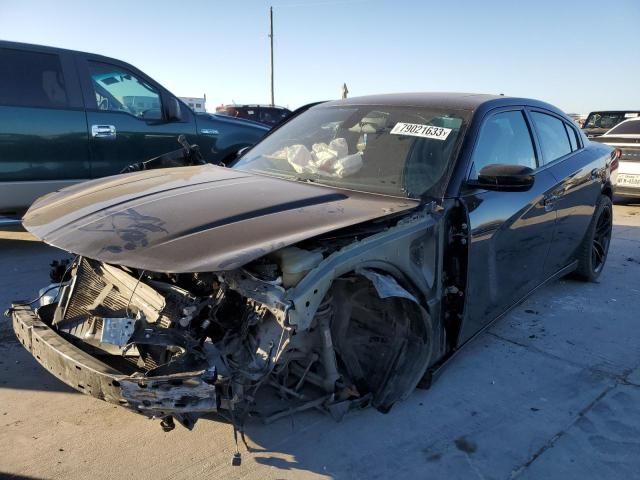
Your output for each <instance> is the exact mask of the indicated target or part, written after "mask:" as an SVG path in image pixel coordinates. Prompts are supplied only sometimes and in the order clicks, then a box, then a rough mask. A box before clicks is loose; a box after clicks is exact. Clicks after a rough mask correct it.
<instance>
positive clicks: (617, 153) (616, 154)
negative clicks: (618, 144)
mask: <svg viewBox="0 0 640 480" xmlns="http://www.w3.org/2000/svg"><path fill="white" fill-rule="evenodd" d="M621 156H622V150H620V149H619V148H616V149H615V150H614V151H613V152H611V163H610V164H609V168H610V169H611V171H614V170H617V169H618V166H619V164H620V162H619V161H618V160H619V159H620V157H621Z"/></svg>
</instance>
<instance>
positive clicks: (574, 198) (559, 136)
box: [529, 109, 603, 275]
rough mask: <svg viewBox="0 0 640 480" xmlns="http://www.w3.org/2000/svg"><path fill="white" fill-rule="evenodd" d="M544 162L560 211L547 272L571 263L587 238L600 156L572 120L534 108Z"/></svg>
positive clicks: (550, 199)
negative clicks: (589, 147)
mask: <svg viewBox="0 0 640 480" xmlns="http://www.w3.org/2000/svg"><path fill="white" fill-rule="evenodd" d="M529 115H530V117H531V119H532V123H533V127H534V131H535V133H536V136H537V139H538V143H539V144H540V150H541V153H542V156H541V157H542V163H543V164H544V167H543V168H545V169H547V170H549V171H550V172H551V174H552V175H553V176H554V178H555V180H556V187H555V188H554V190H553V191H552V192H551V195H550V196H549V197H548V198H547V199H546V201H547V204H548V205H549V204H552V205H553V208H554V210H555V211H556V212H557V215H558V216H557V220H556V223H555V226H554V232H553V247H552V248H551V249H550V250H549V256H548V258H547V262H546V264H545V272H546V274H547V275H553V274H554V273H556V272H557V271H559V270H561V269H562V268H564V267H566V266H567V265H569V264H570V263H571V262H572V261H573V260H574V259H575V254H576V250H577V249H578V247H579V245H580V243H581V242H582V239H583V238H584V236H585V234H586V232H587V228H588V227H589V223H590V222H591V218H592V217H593V213H594V211H595V205H596V202H597V200H598V196H599V195H600V192H601V188H602V186H601V182H600V176H601V175H602V173H603V172H601V171H600V170H599V169H598V166H597V165H598V164H597V162H598V158H596V157H593V158H591V156H590V155H589V153H588V152H587V151H586V150H585V149H584V148H583V145H582V138H581V136H580V135H578V134H577V131H576V130H575V128H574V127H573V125H571V124H570V123H569V122H567V121H566V120H565V119H563V118H562V117H560V116H559V115H556V114H554V113H552V112H549V111H546V110H542V109H530V111H529Z"/></svg>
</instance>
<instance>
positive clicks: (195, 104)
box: [180, 94, 207, 113]
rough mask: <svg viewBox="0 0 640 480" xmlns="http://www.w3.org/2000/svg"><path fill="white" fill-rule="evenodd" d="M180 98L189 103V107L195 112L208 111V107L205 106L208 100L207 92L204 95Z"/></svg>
mask: <svg viewBox="0 0 640 480" xmlns="http://www.w3.org/2000/svg"><path fill="white" fill-rule="evenodd" d="M180 100H182V101H183V102H184V103H186V104H187V105H189V108H191V110H193V111H194V112H198V113H203V112H206V111H207V107H206V106H205V103H206V102H207V95H206V94H205V95H203V96H202V97H180Z"/></svg>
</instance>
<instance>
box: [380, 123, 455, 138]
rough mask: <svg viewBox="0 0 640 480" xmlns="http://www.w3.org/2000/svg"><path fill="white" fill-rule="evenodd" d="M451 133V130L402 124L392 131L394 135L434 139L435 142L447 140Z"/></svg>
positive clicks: (398, 124)
mask: <svg viewBox="0 0 640 480" xmlns="http://www.w3.org/2000/svg"><path fill="white" fill-rule="evenodd" d="M450 133H451V129H450V128H444V127H434V126H433V125H420V124H419V123H401V122H398V123H396V126H395V127H393V129H392V130H391V134H392V135H411V136H412V137H423V138H433V139H435V140H446V139H447V137H448V136H449V134H450Z"/></svg>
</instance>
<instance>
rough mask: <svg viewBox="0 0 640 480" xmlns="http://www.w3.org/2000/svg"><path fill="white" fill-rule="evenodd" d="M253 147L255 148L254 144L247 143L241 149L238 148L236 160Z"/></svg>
mask: <svg viewBox="0 0 640 480" xmlns="http://www.w3.org/2000/svg"><path fill="white" fill-rule="evenodd" d="M252 148H253V145H247V146H246V147H243V148H241V149H240V150H238V152H237V153H236V160H237V159H238V158H240V157H241V156H243V155H244V154H245V153H247V152H248V151H249V150H251V149H252Z"/></svg>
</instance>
